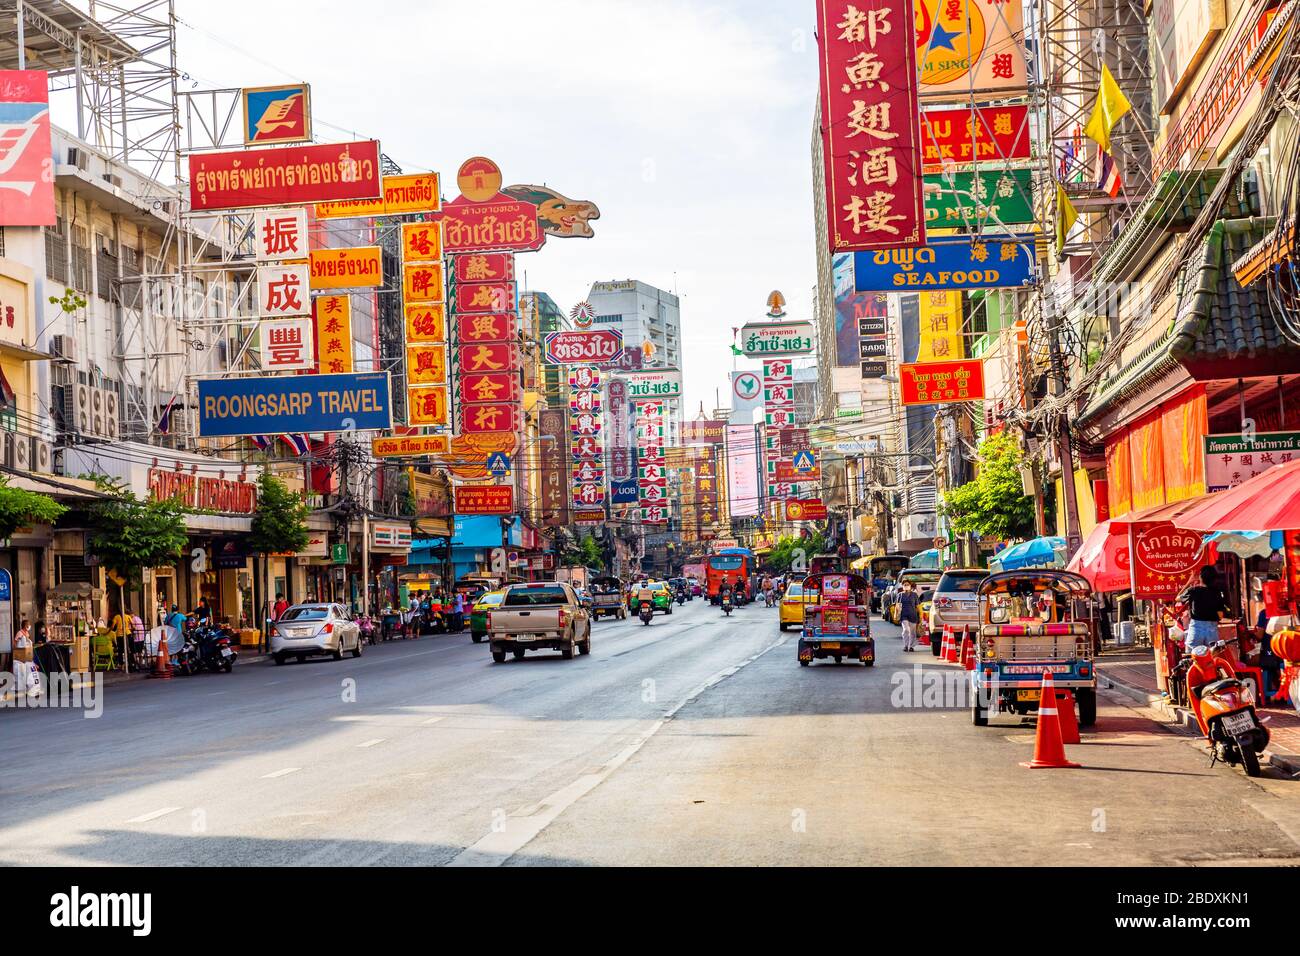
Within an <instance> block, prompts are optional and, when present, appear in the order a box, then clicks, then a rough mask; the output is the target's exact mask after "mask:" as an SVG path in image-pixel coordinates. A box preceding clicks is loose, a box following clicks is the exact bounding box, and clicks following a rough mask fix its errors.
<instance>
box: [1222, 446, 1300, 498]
mask: <svg viewBox="0 0 1300 956" xmlns="http://www.w3.org/2000/svg"><path fill="white" fill-rule="evenodd" d="M1297 458H1300V432H1258V433H1256V434H1255V435H1253V436H1251V437H1249V438H1247V437H1245V436H1243V435H1241V434H1240V433H1239V432H1233V433H1231V434H1227V435H1207V436H1205V484H1206V489H1205V490H1206V491H1223V490H1225V489H1227V488H1234V487H1236V486H1237V485H1239V484H1241V483H1242V482H1243V481H1245V480H1247V479H1248V478H1254V477H1255V476H1256V475H1258V474H1259V473H1260V472H1261V471H1267V470H1268V469H1270V468H1272V467H1273V466H1274V465H1285V464H1287V463H1288V462H1292V461H1295V460H1296V459H1297Z"/></svg>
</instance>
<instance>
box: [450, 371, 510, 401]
mask: <svg viewBox="0 0 1300 956" xmlns="http://www.w3.org/2000/svg"><path fill="white" fill-rule="evenodd" d="M460 397H461V401H465V402H498V401H500V402H513V401H517V400H518V399H519V376H518V375H516V374H515V373H514V372H494V373H492V374H489V375H474V374H470V375H465V376H462V377H461V380H460Z"/></svg>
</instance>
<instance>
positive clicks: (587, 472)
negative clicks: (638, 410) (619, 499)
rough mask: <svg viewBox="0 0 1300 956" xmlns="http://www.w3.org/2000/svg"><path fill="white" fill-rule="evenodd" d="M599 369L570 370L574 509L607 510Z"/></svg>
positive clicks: (570, 443) (581, 510) (570, 438)
mask: <svg viewBox="0 0 1300 956" xmlns="http://www.w3.org/2000/svg"><path fill="white" fill-rule="evenodd" d="M600 374H601V373H600V371H599V370H597V369H595V368H593V367H592V366H590V365H580V366H578V367H576V368H572V369H570V370H569V448H570V450H571V452H572V455H573V463H572V467H573V472H572V482H573V488H572V491H573V496H572V502H573V510H574V511H575V512H585V513H588V514H590V513H592V512H593V511H595V512H600V513H601V514H603V513H604V508H605V447H604V444H603V437H604V436H603V434H602V432H603V429H602V425H603V415H602V412H601V401H600Z"/></svg>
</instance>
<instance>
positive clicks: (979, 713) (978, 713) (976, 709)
mask: <svg viewBox="0 0 1300 956" xmlns="http://www.w3.org/2000/svg"><path fill="white" fill-rule="evenodd" d="M978 694H979V692H978V691H976V698H975V701H974V703H972V704H971V708H970V710H971V722H972V723H973V724H974V725H975V726H976V727H987V726H988V725H989V712H988V711H987V710H985V709H984V708H983V707H981V706H980V702H979V696H978Z"/></svg>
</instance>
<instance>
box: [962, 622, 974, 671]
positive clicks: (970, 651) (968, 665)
mask: <svg viewBox="0 0 1300 956" xmlns="http://www.w3.org/2000/svg"><path fill="white" fill-rule="evenodd" d="M961 666H962V668H963V669H964V670H968V671H973V670H974V669H975V639H974V638H972V637H971V634H970V627H969V626H967V627H964V628H962V632H961Z"/></svg>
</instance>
